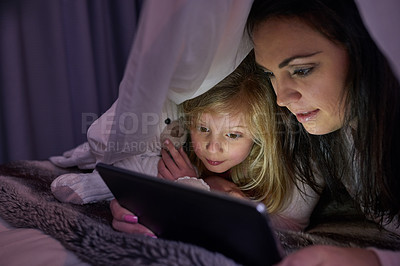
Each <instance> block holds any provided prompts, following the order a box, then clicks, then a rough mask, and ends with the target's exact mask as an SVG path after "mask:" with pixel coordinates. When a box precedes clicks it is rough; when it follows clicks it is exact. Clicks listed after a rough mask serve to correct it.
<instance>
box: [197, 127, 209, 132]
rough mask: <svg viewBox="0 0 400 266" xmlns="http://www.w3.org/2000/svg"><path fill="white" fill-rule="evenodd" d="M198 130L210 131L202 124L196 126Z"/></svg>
mask: <svg viewBox="0 0 400 266" xmlns="http://www.w3.org/2000/svg"><path fill="white" fill-rule="evenodd" d="M198 130H199V131H200V132H209V131H210V130H209V129H208V128H206V127H203V126H199V127H198Z"/></svg>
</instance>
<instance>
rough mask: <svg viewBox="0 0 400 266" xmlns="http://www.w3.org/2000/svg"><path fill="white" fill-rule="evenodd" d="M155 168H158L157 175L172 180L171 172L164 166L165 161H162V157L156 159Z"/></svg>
mask: <svg viewBox="0 0 400 266" xmlns="http://www.w3.org/2000/svg"><path fill="white" fill-rule="evenodd" d="M157 169H158V174H157V176H158V177H161V178H164V179H169V180H173V179H174V177H173V175H172V173H171V172H170V171H169V170H168V168H167V167H166V166H165V163H164V160H163V159H161V160H160V161H158V165H157Z"/></svg>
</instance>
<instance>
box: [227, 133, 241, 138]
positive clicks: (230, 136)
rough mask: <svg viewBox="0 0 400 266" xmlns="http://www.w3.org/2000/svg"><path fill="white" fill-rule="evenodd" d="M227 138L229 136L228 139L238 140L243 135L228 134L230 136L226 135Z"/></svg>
mask: <svg viewBox="0 0 400 266" xmlns="http://www.w3.org/2000/svg"><path fill="white" fill-rule="evenodd" d="M226 136H227V137H228V138H230V139H238V138H240V137H241V136H242V135H240V134H237V133H228V134H226Z"/></svg>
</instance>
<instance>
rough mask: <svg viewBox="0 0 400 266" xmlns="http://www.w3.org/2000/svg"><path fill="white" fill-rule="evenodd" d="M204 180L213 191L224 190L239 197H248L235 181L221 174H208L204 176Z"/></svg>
mask: <svg viewBox="0 0 400 266" xmlns="http://www.w3.org/2000/svg"><path fill="white" fill-rule="evenodd" d="M204 181H205V182H206V183H207V184H208V185H209V186H210V189H211V190H212V191H219V192H224V193H227V194H229V195H231V196H234V197H237V198H246V196H245V195H244V193H243V192H242V191H241V190H240V189H239V187H238V186H237V185H236V184H235V183H233V182H232V181H228V180H226V179H224V178H222V177H220V176H208V177H206V178H204Z"/></svg>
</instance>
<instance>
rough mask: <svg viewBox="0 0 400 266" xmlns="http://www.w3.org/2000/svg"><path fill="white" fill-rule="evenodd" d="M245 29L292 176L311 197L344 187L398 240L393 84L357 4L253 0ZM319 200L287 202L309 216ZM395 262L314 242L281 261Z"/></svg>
mask: <svg viewBox="0 0 400 266" xmlns="http://www.w3.org/2000/svg"><path fill="white" fill-rule="evenodd" d="M248 28H249V32H250V33H251V36H252V39H253V43H254V51H255V57H256V61H257V63H258V64H259V66H260V67H261V68H262V69H263V70H264V72H265V73H266V74H267V75H268V76H269V80H270V82H271V84H272V86H273V89H274V92H275V94H276V97H277V104H278V105H279V106H281V107H282V111H283V112H286V119H287V120H286V122H287V126H286V127H287V129H286V142H285V143H286V144H287V145H285V147H284V154H283V160H284V161H285V162H286V166H287V168H288V172H289V173H290V176H291V177H292V178H293V179H294V180H299V181H301V182H303V183H304V184H306V185H308V186H310V187H311V188H313V190H314V191H316V192H320V191H321V190H322V189H323V188H324V187H325V186H327V187H328V188H329V189H330V190H331V191H335V189H336V188H337V187H338V186H339V185H341V184H343V185H344V186H345V187H346V188H347V190H348V192H349V193H350V195H352V197H353V198H354V200H355V201H357V202H358V203H359V205H360V207H361V209H362V210H363V211H364V213H365V215H366V217H367V218H369V219H373V220H375V221H377V222H379V223H380V224H381V225H382V226H383V227H385V228H386V229H387V230H390V231H392V232H394V233H396V234H400V228H399V213H400V196H399V191H400V178H399V173H398V170H397V165H398V160H399V159H398V158H399V155H400V142H399V136H400V128H399V125H400V124H399V121H400V117H399V116H400V102H399V100H400V99H399V93H400V86H399V81H398V80H397V79H396V77H395V76H394V74H393V72H392V70H391V67H390V65H389V63H388V61H387V60H386V58H385V57H384V56H383V54H382V53H381V52H380V51H379V49H378V47H377V46H376V45H375V43H374V41H373V40H372V39H371V37H370V36H369V34H368V32H367V30H366V29H365V27H364V25H363V22H362V20H361V18H360V16H359V14H358V11H357V7H356V6H355V4H354V3H353V2H352V1H350V0H342V1H340V0H339V1H337V0H335V1H331V0H309V1H299V0H281V1H273V0H271V1H268V0H264V1H261V0H260V1H258V0H256V1H255V2H254V5H253V7H252V10H251V12H250V15H249V20H248ZM296 182H297V181H296ZM317 199H318V197H316V198H315V199H312V198H305V200H301V201H297V202H292V203H291V204H290V206H293V207H292V208H293V209H294V208H304V209H305V210H306V211H305V212H306V213H311V212H310V210H312V209H313V207H314V206H315V203H316V201H317ZM305 218H307V217H305ZM399 261H400V252H391V251H383V250H376V249H375V250H372V249H357V248H339V247H330V246H313V247H309V248H305V249H303V250H301V251H299V252H297V253H294V254H293V255H290V256H288V257H287V258H286V259H285V260H284V261H283V262H282V265H292V263H296V265H298V264H300V265H332V264H334V265H379V263H381V264H382V265H398V263H399Z"/></svg>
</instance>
